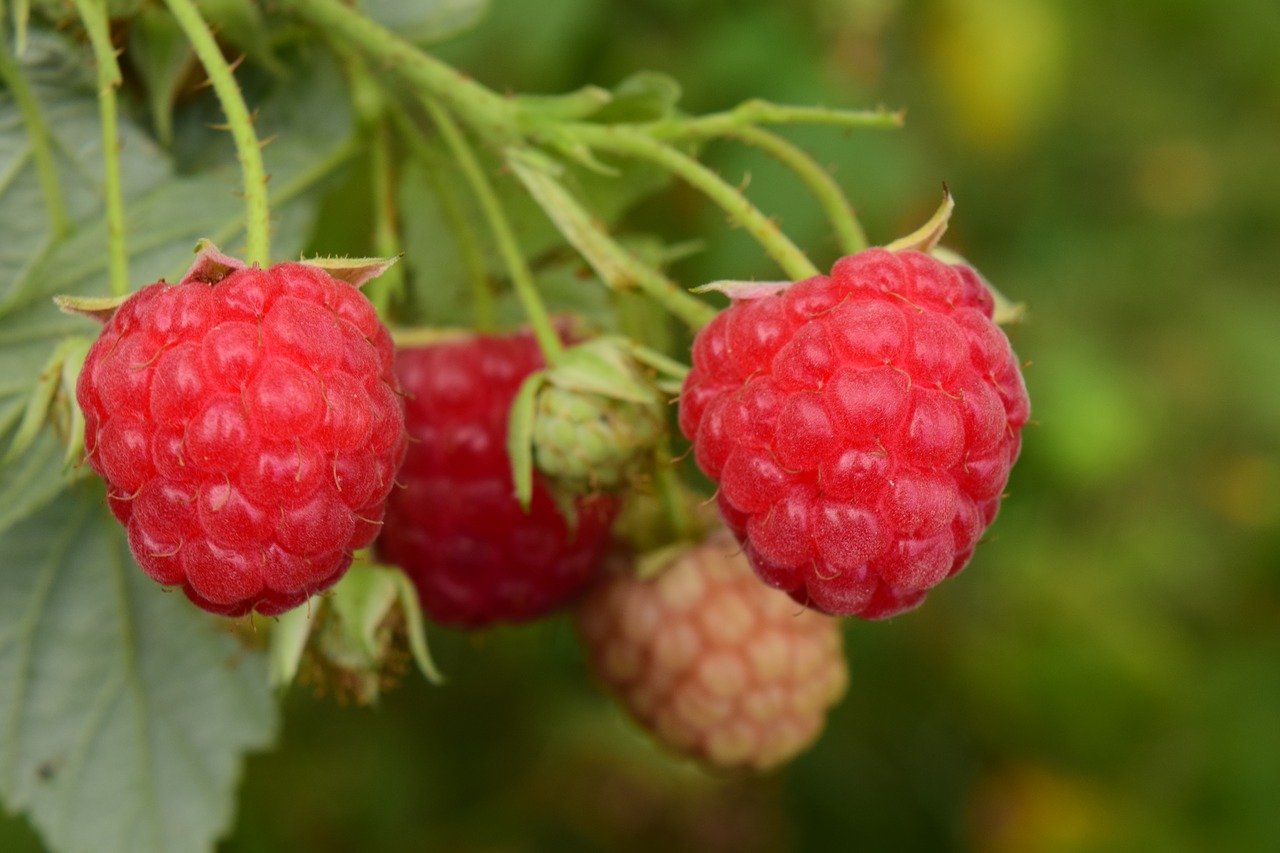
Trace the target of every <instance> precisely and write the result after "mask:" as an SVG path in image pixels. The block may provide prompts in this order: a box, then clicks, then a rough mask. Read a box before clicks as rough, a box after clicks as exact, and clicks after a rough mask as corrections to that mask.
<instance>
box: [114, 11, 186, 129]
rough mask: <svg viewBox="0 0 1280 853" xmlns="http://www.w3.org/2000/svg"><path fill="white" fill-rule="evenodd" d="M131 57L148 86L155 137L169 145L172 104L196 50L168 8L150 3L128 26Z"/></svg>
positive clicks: (176, 98) (130, 59)
mask: <svg viewBox="0 0 1280 853" xmlns="http://www.w3.org/2000/svg"><path fill="white" fill-rule="evenodd" d="M128 58H129V62H130V64H131V65H132V66H133V67H134V69H135V70H136V71H137V72H138V76H139V77H141V78H142V82H143V83H144V84H145V85H146V87H147V105H148V107H149V108H150V110H151V121H152V122H153V123H154V124H155V129H156V137H157V138H159V140H160V143H161V144H162V145H165V146H168V145H169V144H170V143H171V142H172V141H173V104H174V102H175V101H177V100H178V92H179V90H180V89H181V88H182V83H183V80H185V79H186V77H187V75H188V74H189V73H190V71H191V66H192V63H194V62H195V59H196V53H195V51H194V50H192V48H191V44H190V42H188V41H187V38H186V36H185V35H184V34H183V32H182V27H180V26H178V22H177V21H175V20H174V18H173V15H171V14H169V10H168V9H165V8H163V7H162V6H149V7H147V8H146V9H143V10H142V12H141V13H139V15H138V17H137V19H136V20H135V21H134V22H133V26H132V27H130V29H129V51H128Z"/></svg>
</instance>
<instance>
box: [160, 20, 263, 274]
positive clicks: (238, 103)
mask: <svg viewBox="0 0 1280 853" xmlns="http://www.w3.org/2000/svg"><path fill="white" fill-rule="evenodd" d="M164 2H165V5H167V6H168V7H169V11H170V12H172V13H173V17H174V19H175V20H176V21H177V22H178V25H179V26H180V27H181V28H182V31H183V33H184V34H185V35H186V37H187V41H188V42H189V43H190V44H191V47H192V49H193V50H194V51H195V54H196V57H197V58H199V60H200V64H201V65H203V66H204V70H205V73H206V74H208V75H209V82H210V84H212V86H213V91H214V93H215V94H216V95H217V96H218V101H219V103H221V104H222V111H223V112H224V113H226V116H227V129H228V130H230V131H231V138H232V139H233V140H234V141H235V146H236V154H237V156H238V157H239V158H240V171H241V173H242V174H243V176H244V199H245V205H246V216H245V228H246V245H245V260H246V261H248V262H249V263H250V264H258V265H260V266H266V265H267V264H269V263H270V261H271V208H270V204H269V203H268V200H267V174H266V169H265V168H264V167H263V164H262V148H261V146H260V145H259V143H258V136H257V134H256V133H255V132H254V130H253V117H252V116H250V114H249V108H248V107H247V106H246V105H245V102H244V95H243V94H242V93H241V92H240V87H239V86H238V85H236V79H235V75H234V74H232V72H231V67H230V66H229V65H227V61H226V59H224V58H223V56H222V51H221V49H219V47H218V44H217V42H216V41H214V38H213V33H211V32H210V31H209V26H208V25H207V24H206V23H205V21H204V18H202V17H200V12H199V11H197V10H196V7H195V4H194V3H192V2H191V0H164Z"/></svg>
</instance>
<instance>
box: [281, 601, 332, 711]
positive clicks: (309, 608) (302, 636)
mask: <svg viewBox="0 0 1280 853" xmlns="http://www.w3.org/2000/svg"><path fill="white" fill-rule="evenodd" d="M322 600H323V599H321V598H320V597H319V596H316V597H313V598H311V599H310V600H309V601H307V603H306V604H305V605H303V606H301V607H295V608H293V609H292V610H288V611H286V612H284V613H281V614H280V615H279V616H277V617H276V620H275V624H274V625H272V626H271V634H270V637H269V639H268V640H267V679H268V680H269V682H270V683H271V686H272V687H275V688H277V689H280V690H283V689H284V688H286V687H288V686H289V685H291V684H293V680H294V679H295V678H297V677H298V667H299V666H300V665H301V664H302V654H303V652H304V651H306V648H307V638H309V637H310V636H311V627H312V624H313V622H314V618H315V614H316V613H317V612H318V611H319V608H320V606H321V602H322Z"/></svg>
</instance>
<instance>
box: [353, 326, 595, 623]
mask: <svg viewBox="0 0 1280 853" xmlns="http://www.w3.org/2000/svg"><path fill="white" fill-rule="evenodd" d="M543 365H544V362H543V359H542V354H541V352H540V351H539V349H538V345H537V342H536V340H535V339H534V337H533V336H532V335H531V334H529V333H521V334H517V335H508V336H496V335H469V336H466V337H462V338H458V339H453V340H446V341H441V342H439V343H436V344H432V345H429V346H420V347H409V348H404V349H401V350H400V351H399V353H398V355H397V358H396V371H397V373H398V375H399V377H400V382H401V383H402V384H403V386H404V389H405V391H406V393H407V394H408V402H407V404H406V410H405V420H406V426H407V428H408V431H409V434H410V436H412V438H413V443H412V444H411V445H410V448H409V453H408V456H407V458H406V459H405V463H404V466H403V467H402V468H401V470H400V474H399V481H400V483H401V484H403V485H404V488H403V489H397V490H396V491H395V493H393V494H392V496H391V501H390V505H389V507H388V510H387V518H386V522H387V523H386V529H385V530H384V531H383V534H382V536H381V537H380V538H379V540H378V554H379V556H380V557H381V558H382V559H383V560H385V561H387V562H389V563H393V564H395V565H398V566H400V567H402V568H403V569H404V570H405V572H407V573H408V575H409V576H410V577H411V578H412V579H413V581H414V583H415V585H416V586H417V588H418V593H419V596H420V598H421V600H422V606H423V608H424V609H425V610H426V612H427V613H428V614H429V615H430V616H431V617H432V618H434V619H435V620H436V621H438V622H442V623H446V624H450V625H456V626H462V627H478V626H482V625H488V624H491V623H493V622H499V621H501V622H519V621H524V620H528V619H533V618H535V617H537V616H540V615H542V614H544V613H547V612H548V611H550V610H553V609H555V608H557V607H559V606H560V605H562V604H564V603H565V602H566V601H568V600H569V599H570V598H571V597H572V596H573V595H574V594H576V593H577V592H579V591H580V590H581V589H582V588H583V587H584V586H585V585H586V583H587V581H589V580H590V578H591V576H592V575H593V574H594V572H595V571H596V569H597V568H598V566H599V564H600V561H601V558H602V556H603V553H604V550H605V548H606V546H607V545H608V530H609V525H610V523H611V522H612V520H613V516H614V514H615V512H616V506H615V503H614V501H613V500H612V499H610V498H606V497H598V498H592V499H581V500H578V501H577V503H576V511H575V513H574V516H575V517H574V518H573V519H566V518H565V517H564V516H563V515H562V514H561V513H560V511H559V509H558V508H557V506H556V504H555V502H554V501H553V500H552V497H551V494H550V492H549V491H548V490H547V487H546V485H545V484H544V483H543V482H542V480H541V478H540V477H535V483H534V490H533V500H532V503H531V505H530V508H529V511H528V512H527V513H526V512H525V511H524V509H522V508H521V506H520V504H519V502H518V501H517V500H516V497H515V492H514V487H513V484H512V477H511V461H510V459H509V457H508V455H507V450H506V437H507V416H508V412H509V409H510V407H511V402H512V400H513V398H514V397H515V395H516V391H517V390H518V389H519V387H520V384H521V382H522V381H523V380H524V378H525V377H526V376H528V375H529V374H530V373H532V372H533V371H535V370H539V369H541V368H542V367H543Z"/></svg>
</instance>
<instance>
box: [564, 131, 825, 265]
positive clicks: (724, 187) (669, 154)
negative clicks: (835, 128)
mask: <svg viewBox="0 0 1280 853" xmlns="http://www.w3.org/2000/svg"><path fill="white" fill-rule="evenodd" d="M573 135H574V136H575V137H576V138H577V139H579V140H581V141H582V142H584V143H586V144H587V145H589V146H591V147H594V148H598V149H600V150H602V151H611V152H613V153H615V154H623V155H626V156H630V157H638V158H640V159H643V160H649V161H651V162H654V163H657V164H658V165H660V166H662V167H663V168H665V169H667V170H668V171H670V172H671V173H672V174H675V175H678V176H679V177H681V178H683V179H684V180H685V181H687V182H688V183H689V184H690V185H692V186H693V187H695V188H696V189H698V190H700V191H701V192H702V193H704V194H705V195H706V196H707V197H708V198H710V199H711V200H712V201H714V202H715V203H716V204H718V205H720V207H721V208H722V209H723V210H724V211H725V213H727V214H729V216H730V217H731V218H732V219H733V220H734V221H735V222H738V223H739V224H741V225H742V226H743V227H744V228H746V229H747V231H748V232H749V233H750V234H751V236H752V237H754V238H755V240H756V242H758V243H759V244H760V246H761V247H762V248H763V249H764V250H765V251H766V252H767V253H768V254H769V256H770V257H771V258H773V260H774V261H775V262H776V263H777V264H778V266H780V267H782V270H783V271H784V272H785V273H786V274H787V275H788V276H790V277H791V278H792V279H793V280H795V281H800V280H802V279H806V278H812V277H813V276H816V275H819V272H818V268H817V267H815V266H814V265H813V262H812V261H810V260H809V258H808V257H807V256H806V255H805V254H804V252H802V251H800V249H799V247H797V246H796V244H795V243H793V242H791V239H790V238H789V237H787V235H785V234H783V233H782V230H781V229H780V228H778V226H777V223H775V222H774V221H773V220H772V219H770V218H769V217H767V216H765V215H764V214H763V213H761V212H760V209H759V208H757V207H756V206H755V205H753V204H752V203H751V202H750V201H748V200H747V198H746V197H745V196H744V195H743V194H742V193H740V192H739V191H738V190H736V189H734V188H733V187H732V186H730V185H729V184H728V183H726V182H725V180H724V179H723V178H721V177H720V176H719V175H717V174H716V173H715V172H713V171H711V170H710V169H708V168H707V167H706V166H704V165H702V164H701V163H699V162H698V161H697V160H695V159H694V158H692V157H690V156H689V155H688V154H685V153H683V152H681V151H679V150H678V149H676V148H673V147H671V146H670V145H667V144H666V143H663V142H659V141H658V140H656V139H653V138H652V137H650V136H647V135H645V134H644V133H642V132H640V131H638V130H636V129H633V128H627V127H622V126H617V125H614V126H594V125H585V124H583V125H577V126H576V127H575V128H574V131H573Z"/></svg>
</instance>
